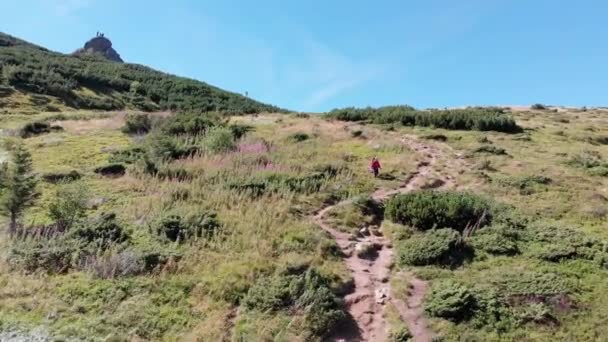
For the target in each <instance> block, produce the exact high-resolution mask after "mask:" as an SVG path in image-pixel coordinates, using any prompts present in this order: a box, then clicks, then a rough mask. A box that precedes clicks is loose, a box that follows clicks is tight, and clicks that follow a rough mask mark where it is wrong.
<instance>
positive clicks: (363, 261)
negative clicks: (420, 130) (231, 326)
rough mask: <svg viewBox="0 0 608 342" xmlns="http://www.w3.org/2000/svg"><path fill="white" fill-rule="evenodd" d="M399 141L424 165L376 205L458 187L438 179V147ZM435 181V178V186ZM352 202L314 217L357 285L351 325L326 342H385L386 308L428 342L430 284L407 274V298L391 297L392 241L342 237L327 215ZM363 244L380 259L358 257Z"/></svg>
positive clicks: (380, 193) (350, 303) (351, 298)
mask: <svg viewBox="0 0 608 342" xmlns="http://www.w3.org/2000/svg"><path fill="white" fill-rule="evenodd" d="M401 142H402V143H404V144H405V145H406V146H408V147H409V148H410V149H411V150H412V151H414V152H416V153H417V154H419V155H421V156H422V161H420V162H419V163H418V165H417V167H416V171H414V172H413V173H412V174H411V175H410V176H409V177H408V178H407V179H406V180H405V181H404V182H403V184H402V185H401V186H400V187H398V188H396V189H388V190H387V189H380V190H377V191H376V192H374V193H373V194H372V196H371V197H372V198H373V199H374V200H376V201H385V200H386V199H388V198H390V197H391V196H394V195H396V194H400V193H407V192H410V191H414V190H418V189H424V188H429V187H432V188H439V187H452V186H454V184H453V179H454V177H453V176H451V175H446V176H441V175H438V174H436V173H435V171H434V169H433V166H434V165H435V163H436V162H437V160H438V159H439V158H441V154H442V153H441V151H440V150H439V149H438V148H436V147H434V146H433V145H427V144H424V143H422V142H420V141H419V140H418V139H417V138H415V137H412V136H406V137H404V138H403V139H402V140H401ZM432 176H437V178H433V180H432V181H431V179H430V178H432ZM351 202H352V200H345V201H342V202H339V203H337V204H334V205H331V206H328V207H325V208H323V209H322V210H320V211H319V212H317V213H316V215H315V216H314V217H313V221H314V222H315V223H316V224H317V225H318V226H320V227H321V228H323V230H325V231H326V232H327V233H329V234H330V235H331V236H332V237H333V238H334V239H335V241H336V243H337V244H338V246H339V247H340V249H341V251H342V252H343V254H344V255H345V258H344V260H345V263H346V266H347V268H348V269H349V270H350V272H351V274H352V278H353V280H354V289H353V291H352V292H351V293H350V294H348V295H347V296H346V297H345V298H344V301H345V305H346V308H347V310H348V314H349V320H350V322H348V323H347V324H344V325H343V326H341V327H339V328H338V329H336V331H335V332H334V333H333V334H332V335H331V336H330V337H329V338H328V341H336V342H338V341H387V340H388V337H389V336H388V335H389V331H388V330H389V326H388V324H387V322H386V307H387V306H388V305H389V304H392V305H393V307H394V308H395V309H396V310H397V312H398V313H399V315H400V317H401V320H402V321H403V322H405V323H406V324H407V327H408V328H409V331H410V333H411V334H412V336H413V338H414V341H417V342H418V341H420V342H430V341H431V340H432V338H433V336H434V335H433V333H432V331H431V330H430V329H429V328H428V324H427V321H426V318H425V316H424V309H423V305H422V304H423V299H424V296H425V294H426V292H427V289H428V284H427V282H426V281H424V280H422V279H419V278H416V277H415V276H414V275H413V274H412V273H409V272H406V273H405V274H403V275H404V276H405V277H406V278H407V279H408V280H409V289H408V294H407V297H406V298H403V299H400V298H395V297H393V296H392V295H391V288H390V282H389V280H390V276H391V267H392V266H393V254H394V253H393V248H392V245H391V243H390V241H389V240H388V239H387V238H385V237H384V236H382V235H381V234H380V233H376V234H373V232H372V233H371V234H358V236H354V235H352V234H349V233H344V232H340V231H338V230H337V229H335V228H334V227H332V226H331V224H330V223H328V222H327V220H326V214H327V213H328V212H330V211H331V210H333V209H334V208H336V207H338V206H342V205H346V204H349V203H351ZM361 245H371V246H374V247H375V249H376V251H377V255H374V256H373V257H368V258H363V257H359V256H357V253H356V249H357V246H361Z"/></svg>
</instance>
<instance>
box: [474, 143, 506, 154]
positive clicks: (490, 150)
mask: <svg viewBox="0 0 608 342" xmlns="http://www.w3.org/2000/svg"><path fill="white" fill-rule="evenodd" d="M473 152H475V153H487V154H494V155H497V156H504V155H507V151H506V150H505V149H504V148H501V147H496V146H494V145H482V146H479V147H478V148H476V149H475V150H473Z"/></svg>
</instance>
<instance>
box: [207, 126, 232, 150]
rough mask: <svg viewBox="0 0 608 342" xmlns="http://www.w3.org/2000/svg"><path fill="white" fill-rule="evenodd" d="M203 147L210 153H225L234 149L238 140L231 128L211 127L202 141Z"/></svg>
mask: <svg viewBox="0 0 608 342" xmlns="http://www.w3.org/2000/svg"><path fill="white" fill-rule="evenodd" d="M202 144H203V149H204V150H205V151H208V152H210V153H223V152H228V151H231V150H234V149H235V148H236V142H235V141H234V135H233V134H232V130H231V129H230V128H224V127H214V128H211V129H210V130H209V131H208V132H207V134H206V135H205V137H204V138H203V141H202Z"/></svg>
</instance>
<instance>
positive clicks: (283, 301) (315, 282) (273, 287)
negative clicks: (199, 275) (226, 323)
mask: <svg viewBox="0 0 608 342" xmlns="http://www.w3.org/2000/svg"><path fill="white" fill-rule="evenodd" d="M243 305H244V307H245V308H247V309H248V310H256V311H277V310H292V311H295V312H296V313H297V314H298V315H302V316H303V317H304V326H305V328H306V330H308V331H309V332H310V333H311V334H313V335H317V336H319V335H323V334H326V333H327V332H328V331H331V329H332V328H333V327H334V326H335V325H336V324H337V323H338V322H339V321H341V320H342V319H344V318H345V313H344V311H343V309H342V304H341V301H340V300H339V299H338V297H336V295H334V294H333V293H332V291H331V289H330V281H329V279H327V278H325V277H323V276H322V275H320V274H319V273H318V271H316V270H315V269H314V268H309V269H306V270H304V271H302V270H291V271H289V270H288V271H284V272H279V273H277V274H275V275H273V276H271V277H269V278H262V279H260V280H259V281H258V282H257V283H256V284H255V285H254V286H253V287H251V288H250V289H249V291H248V292H247V295H246V296H245V298H243Z"/></svg>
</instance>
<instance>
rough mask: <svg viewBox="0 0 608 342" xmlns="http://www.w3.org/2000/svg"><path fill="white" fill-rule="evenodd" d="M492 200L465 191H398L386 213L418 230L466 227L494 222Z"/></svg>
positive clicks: (390, 201) (391, 218)
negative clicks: (403, 192)
mask: <svg viewBox="0 0 608 342" xmlns="http://www.w3.org/2000/svg"><path fill="white" fill-rule="evenodd" d="M491 214H492V212H491V206H490V203H489V202H487V201H486V200H485V199H483V198H481V197H479V196H477V195H473V194H470V193H463V192H452V191H445V192H444V191H441V192H440V191H430V190H427V191H418V192H413V193H408V194H402V195H397V196H395V197H393V198H392V199H390V200H389V201H388V203H387V204H386V211H385V215H386V216H387V217H388V218H389V219H390V220H392V221H393V222H396V223H400V224H404V225H408V226H412V227H414V228H416V229H418V230H429V229H432V228H434V227H437V228H453V229H456V230H458V231H463V230H464V229H466V228H467V227H471V226H473V225H477V226H480V227H481V226H484V225H486V224H488V223H490V222H491V219H492V215H491Z"/></svg>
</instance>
